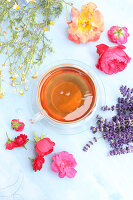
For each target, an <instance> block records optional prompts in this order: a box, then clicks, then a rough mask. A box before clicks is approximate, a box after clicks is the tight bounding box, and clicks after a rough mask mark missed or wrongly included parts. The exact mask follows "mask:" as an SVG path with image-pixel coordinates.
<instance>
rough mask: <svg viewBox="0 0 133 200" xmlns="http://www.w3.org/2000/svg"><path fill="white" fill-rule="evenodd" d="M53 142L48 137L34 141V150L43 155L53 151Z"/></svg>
mask: <svg viewBox="0 0 133 200" xmlns="http://www.w3.org/2000/svg"><path fill="white" fill-rule="evenodd" d="M54 146H55V143H54V142H52V141H51V140H50V139H49V138H43V139H41V140H40V141H38V142H37V143H36V146H35V150H36V152H37V153H38V155H40V156H45V155H48V154H50V153H51V152H52V151H53V147H54Z"/></svg>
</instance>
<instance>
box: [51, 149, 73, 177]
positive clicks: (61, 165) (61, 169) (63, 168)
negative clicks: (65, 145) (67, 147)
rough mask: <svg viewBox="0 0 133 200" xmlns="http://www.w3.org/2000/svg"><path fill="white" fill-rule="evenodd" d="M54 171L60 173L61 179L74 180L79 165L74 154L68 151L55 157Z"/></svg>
mask: <svg viewBox="0 0 133 200" xmlns="http://www.w3.org/2000/svg"><path fill="white" fill-rule="evenodd" d="M51 165H52V170H53V171H54V172H56V173H58V175H59V177H60V178H64V177H65V176H67V177H68V178H73V177H74V176H75V175H76V173H77V171H76V170H75V169H74V168H75V167H76V165H77V163H76V161H75V159H74V158H73V155H72V154H69V153H68V152H67V151H62V152H60V153H59V154H55V155H54V156H53V162H52V163H51Z"/></svg>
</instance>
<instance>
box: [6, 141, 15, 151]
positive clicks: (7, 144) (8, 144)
mask: <svg viewBox="0 0 133 200" xmlns="http://www.w3.org/2000/svg"><path fill="white" fill-rule="evenodd" d="M15 147H17V145H16V143H15V142H14V141H11V140H10V141H8V142H7V143H6V149H8V150H12V149H14V148H15Z"/></svg>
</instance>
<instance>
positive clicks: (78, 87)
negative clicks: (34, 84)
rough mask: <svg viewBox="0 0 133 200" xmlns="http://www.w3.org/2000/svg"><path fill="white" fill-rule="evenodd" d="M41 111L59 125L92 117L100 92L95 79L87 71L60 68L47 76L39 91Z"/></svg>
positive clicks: (66, 66)
mask: <svg viewBox="0 0 133 200" xmlns="http://www.w3.org/2000/svg"><path fill="white" fill-rule="evenodd" d="M37 99H38V103H39V106H40V108H41V112H42V113H43V114H44V115H46V116H47V117H48V118H50V119H52V120H53V121H55V122H58V123H73V122H77V121H79V120H82V119H83V118H85V117H86V116H88V115H89V114H91V112H92V110H93V108H94V107H95V105H96V100H97V91H96V86H95V83H94V80H93V78H92V77H91V75H90V74H89V73H88V72H87V71H85V70H84V69H82V68H80V67H78V66H75V65H71V64H66V65H59V66H56V67H54V68H52V69H50V70H49V71H48V72H47V73H45V74H44V75H43V77H42V78H41V80H40V83H39V85H38V89H37Z"/></svg>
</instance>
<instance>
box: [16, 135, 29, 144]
mask: <svg viewBox="0 0 133 200" xmlns="http://www.w3.org/2000/svg"><path fill="white" fill-rule="evenodd" d="M28 141H29V139H28V137H27V135H25V134H20V135H19V136H17V137H15V138H14V142H15V144H16V146H17V147H22V146H24V145H25V144H26V143H27V142H28Z"/></svg>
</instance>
